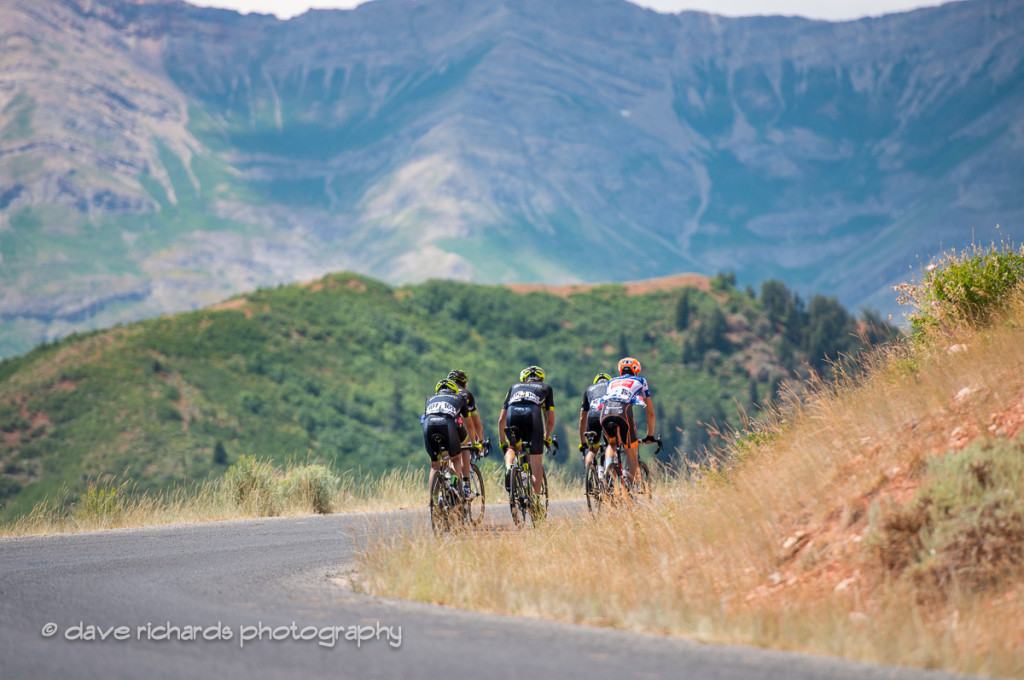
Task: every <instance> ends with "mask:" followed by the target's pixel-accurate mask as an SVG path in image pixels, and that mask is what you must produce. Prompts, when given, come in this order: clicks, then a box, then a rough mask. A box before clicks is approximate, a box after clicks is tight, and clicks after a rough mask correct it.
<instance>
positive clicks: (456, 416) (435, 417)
mask: <svg viewBox="0 0 1024 680" xmlns="http://www.w3.org/2000/svg"><path fill="white" fill-rule="evenodd" d="M468 415H469V409H468V408H467V405H466V397H465V395H463V394H460V393H459V386H458V385H456V384H455V381H453V380H449V379H448V378H444V379H442V380H441V381H439V382H438V383H437V385H436V386H435V387H434V394H432V395H431V396H429V397H427V400H426V402H425V404H424V406H423V416H422V417H421V418H420V422H421V423H423V443H424V444H425V445H426V447H427V454H429V455H430V479H429V482H428V484H433V483H434V474H435V473H436V472H437V471H438V470H440V469H441V451H442V450H444V451H447V452H448V455H449V457H450V458H451V460H452V464H453V465H454V466H455V472H456V474H461V475H462V478H463V479H466V478H467V476H468V473H469V468H468V466H467V467H466V468H463V465H462V456H461V455H459V454H460V453H461V451H460V449H461V444H462V439H463V437H464V436H465V435H463V434H462V433H461V430H463V429H464V425H463V421H464V419H465V418H466V416H468ZM435 435H438V436H440V438H441V445H440V446H439V447H436V448H437V450H435V445H434V442H433V439H434V436H435Z"/></svg>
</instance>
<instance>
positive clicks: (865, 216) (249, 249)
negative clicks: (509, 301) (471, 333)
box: [0, 0, 1024, 354]
mask: <svg viewBox="0 0 1024 680" xmlns="http://www.w3.org/2000/svg"><path fill="white" fill-rule="evenodd" d="M0 27H2V28H0V34H2V35H0V40H2V41H3V42H2V46H3V47H2V49H0V96H2V98H3V99H2V100H0V102H2V105H0V257H3V262H2V263H0V281H2V282H3V288H2V292H0V316H2V317H3V319H4V328H0V347H5V348H8V349H6V350H5V351H4V352H0V354H3V353H5V354H10V353H11V349H16V350H19V351H20V350H23V349H27V347H28V346H30V345H31V344H33V343H34V342H36V341H38V340H39V339H42V338H45V337H50V336H53V335H55V334H62V333H66V332H68V331H70V330H74V329H80V328H87V327H95V326H97V325H106V324H109V323H113V322H116V321H120V320H125V319H128V318H137V317H138V316H142V315H150V314H156V313H161V312H164V311H171V310H174V309H182V308H187V307H191V306H196V305H201V304H206V303H209V302H212V301H215V300H217V299H220V298H222V297H224V296H227V295H230V294H231V293H234V292H239V291H241V290H244V289H246V288H251V287H256V286H260V285H268V284H273V283H276V282H278V281H284V280H295V279H301V278H309V277H312V276H314V275H316V274H319V273H322V272H324V271H329V270H332V269H341V268H349V269H356V270H358V271H362V272H365V273H368V274H371V275H374V276H377V277H380V278H383V279H386V280H388V281H392V282H402V281H409V280H417V279H422V278H425V277H430V276H454V277H458V278H466V279H473V280H477V281H511V280H537V281H547V282H569V281H577V280H580V281H586V280H603V279H620V280H626V279H636V278H642V277H644V276H656V275H662V274H669V273H676V272H679V271H699V272H703V273H713V272H714V271H716V270H719V269H722V270H728V269H732V270H735V271H736V272H737V273H738V275H739V277H740V280H741V282H751V283H756V282H757V281H760V280H762V279H764V278H769V277H775V278H781V279H783V280H785V281H787V282H788V283H789V284H790V285H793V286H796V287H799V288H802V289H805V290H817V291H821V292H826V293H829V294H836V295H838V296H839V297H840V299H842V300H843V302H844V303H846V304H848V305H853V306H856V305H861V304H869V305H872V306H875V307H879V308H882V309H883V311H885V310H888V309H890V308H891V307H892V296H891V293H889V291H888V285H889V284H891V283H892V282H894V281H895V280H898V279H900V278H905V277H906V276H907V274H908V272H907V267H908V265H914V264H916V260H915V259H914V258H915V256H922V257H927V256H928V255H929V254H932V253H934V252H936V251H937V250H938V249H940V248H946V247H952V246H957V245H961V244H964V243H967V242H969V241H970V240H971V238H972V233H971V230H972V228H973V229H974V230H975V232H974V235H975V237H979V236H980V238H981V240H988V239H989V238H993V237H998V236H997V234H995V232H994V231H993V227H994V225H995V224H996V223H1000V224H1002V225H1004V232H1003V233H1004V234H1009V235H1011V236H1012V235H1014V230H1015V229H1017V231H1018V233H1019V227H1018V226H1017V225H1019V224H1020V217H1021V216H1022V212H1024V205H1022V198H1021V196H1022V195H1024V192H1021V188H1022V187H1024V170H1022V169H1021V163H1020V162H1019V160H1020V158H1021V154H1022V150H1024V149H1022V146H1024V134H1022V133H1024V129H1022V126H1024V123H1022V122H1021V118H1020V116H1019V112H1020V111H1021V110H1024V78H1022V77H1021V75H1020V74H1021V73H1024V65H1022V60H1024V39H1022V38H1021V37H1020V36H1021V35H1024V32H1022V31H1021V29H1022V27H1024V5H1021V4H1020V3H1015V2H1012V1H1007V0H979V1H976V2H958V3H953V4H950V5H946V6H943V7H938V8H934V9H929V10H920V11H917V12H912V13H907V14H901V15H892V16H888V17H883V18H879V19H872V20H864V21H857V22H848V23H842V24H831V23H826V22H812V21H807V20H802V19H784V18H750V19H723V18H719V17H715V16H711V15H707V14H701V13H683V14H681V15H677V16H668V15H659V14H656V13H654V12H650V11H645V10H642V9H640V8H638V7H636V6H634V5H631V4H628V3H626V2H621V1H619V0H558V1H557V2H551V1H550V0H544V1H542V0H494V1H493V2H464V1H462V0H434V1H432V2H416V1H414V0H376V1H375V2H372V3H369V4H366V5H363V6H361V7H360V8H358V9H356V10H351V11H313V12H309V13H307V14H305V15H302V16H300V17H296V18H295V19H292V20H290V21H278V20H276V19H275V18H273V17H269V16H260V15H248V16H240V15H238V14H235V13H233V12H228V11H223V10H209V9H198V8H194V7H191V6H189V5H187V4H185V3H182V2H146V3H140V2H119V1H118V0H102V1H101V0H94V1H91V2H90V1H86V0H77V1H72V0H63V1H62V0H34V1H32V2H29V1H28V0H13V1H12V2H9V3H5V4H4V6H3V7H2V8H0Z"/></svg>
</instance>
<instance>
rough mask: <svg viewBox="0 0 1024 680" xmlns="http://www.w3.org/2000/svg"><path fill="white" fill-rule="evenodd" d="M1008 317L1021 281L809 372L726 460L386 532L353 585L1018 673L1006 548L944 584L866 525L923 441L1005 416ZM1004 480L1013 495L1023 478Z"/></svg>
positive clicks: (1012, 392)
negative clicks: (452, 532) (624, 494)
mask: <svg viewBox="0 0 1024 680" xmlns="http://www.w3.org/2000/svg"><path fill="white" fill-rule="evenodd" d="M1022 323H1024V302H1022V301H1021V299H1020V298H1018V300H1017V302H1016V303H1015V304H1014V305H1013V306H1012V309H1011V310H1010V312H1009V314H1008V316H1007V317H1006V319H1004V320H1001V321H1000V322H998V323H996V324H995V325H993V326H991V327H989V328H987V329H985V330H972V329H970V328H963V329H959V330H957V331H953V332H951V333H949V334H948V335H946V336H944V337H943V338H942V339H941V341H935V342H933V343H932V344H930V345H929V346H927V347H916V348H914V347H909V346H905V347H902V348H897V349H890V350H888V351H887V352H886V353H885V354H884V355H877V356H875V357H874V359H873V361H872V365H871V366H870V368H869V370H868V372H867V375H866V376H865V377H864V378H863V379H860V380H854V379H852V378H849V379H846V380H843V381H841V382H840V383H839V384H838V385H835V386H821V385H819V386H818V389H817V390H816V391H815V394H814V395H813V396H810V397H807V398H806V399H804V400H802V401H800V402H799V403H790V404H788V405H787V406H785V407H784V408H782V409H781V411H780V412H778V413H775V414H774V415H773V416H772V417H770V418H768V419H766V420H765V421H764V422H762V423H761V425H760V429H759V431H758V433H757V434H755V435H752V436H750V437H747V438H745V439H744V440H743V441H742V442H739V443H737V444H736V445H735V446H734V447H733V449H732V453H733V454H734V455H735V456H736V460H737V462H735V463H734V464H732V465H730V467H729V469H724V470H720V471H706V473H705V474H703V475H702V476H700V477H699V479H697V480H696V481H691V482H684V481H679V482H677V483H676V485H675V488H671V489H669V488H665V487H664V486H663V487H662V488H661V489H660V490H659V497H660V498H662V499H665V498H666V496H667V495H668V494H675V496H674V497H671V498H668V499H667V500H662V501H661V502H659V503H657V504H656V505H655V506H653V507H647V508H640V509H637V510H635V511H633V512H620V513H617V514H612V515H608V516H603V517H602V518H601V519H600V521H597V522H594V521H591V520H589V519H587V518H585V517H579V518H573V519H568V520H552V521H550V522H548V523H547V524H546V525H542V526H541V527H540V528H538V529H536V530H533V531H522V532H500V533H497V534H493V535H479V534H472V535H467V536H461V537H456V538H454V539H446V540H443V541H437V540H435V539H434V538H433V537H432V536H429V535H408V536H401V537H381V538H380V539H379V540H378V541H377V542H376V543H373V544H370V545H369V546H367V547H366V549H365V553H364V554H363V555H362V557H361V565H362V573H363V574H364V576H363V578H364V583H365V587H367V588H368V589H370V590H371V591H373V592H375V593H378V594H382V595H388V596H394V597H402V598H412V599H419V600H425V601H430V602H443V603H445V604H449V605H455V606H459V607H465V608H472V609H481V610H486V611H491V612H499V613H506V614H517V615H527V616H540V617H547V618H554V619H560V620H566V621H573V622H579V623H585V624H593V625H607V626H614V627H620V628H626V629H633V630H643V631H656V632H664V633H673V634H682V635H692V636H697V637H699V638H702V639H706V640H713V641H720V642H736V643H746V644H754V645H763V646H770V647H776V648H784V649H800V650H807V651H813V652H820V653H828V654H836V655H842V656H847V657H852V658H858V659H864V660H870V661H881V662H888V663H898V664H906V665H913V666H920V667H934V668H944V669H950V670H956V671H962V672H969V673H981V674H995V675H1004V676H1018V677H1021V676H1024V579H1022V575H1021V569H1020V563H1019V562H1018V563H1017V565H1016V568H1015V569H1011V570H1009V571H1003V572H999V573H998V575H997V577H995V578H993V579H989V580H988V581H985V582H984V583H975V582H971V581H964V582H963V583H962V584H961V585H959V586H958V585H956V576H957V575H956V574H955V573H953V574H952V575H953V581H952V583H953V585H948V584H947V585H946V586H945V587H944V588H942V589H939V588H937V587H936V586H935V584H934V583H929V582H927V581H924V580H915V579H913V578H910V577H909V576H907V575H906V574H905V573H901V572H899V571H896V570H893V569H892V568H891V565H889V564H888V562H887V559H888V558H887V556H886V555H885V554H884V551H883V550H882V549H881V548H880V547H879V545H880V543H879V540H878V536H879V533H880V532H881V531H883V530H884V528H885V527H886V526H888V525H887V524H886V522H887V520H886V517H890V516H892V517H894V516H896V515H892V512H893V509H899V508H907V507H909V505H910V504H911V502H912V501H913V499H914V498H915V495H916V494H917V492H918V490H919V488H920V487H921V485H922V484H923V482H924V479H925V477H926V470H927V468H928V465H929V463H930V462H931V461H935V460H937V459H940V458H942V457H944V456H948V455H950V452H955V451H957V450H960V449H962V448H963V447H964V446H965V445H967V444H969V443H970V442H972V441H976V440H977V441H981V440H994V441H995V440H1012V439H1013V438H1014V437H1016V436H1017V434H1018V433H1019V432H1020V429H1021V426H1022V424H1024V352H1022V351H1021V347H1024V328H1022ZM1022 441H1024V437H1018V438H1017V439H1016V442H1017V444H1016V446H1020V447H1021V448H1020V449H1019V450H1020V451H1021V452H1022V455H1024V446H1022V445H1021V442H1022ZM1017 484H1018V486H1017V490H1016V492H1017V493H1018V495H1019V491H1020V490H1021V487H1022V486H1024V480H1017ZM887 513H889V514H887ZM889 524H892V522H891V521H889ZM890 547H891V546H890ZM982 548H984V546H982ZM1017 548H1018V550H1019V548H1020V546H1017ZM1014 554H1015V555H1019V554H1020V553H1019V552H1018V553H1014ZM889 561H890V562H891V560H889ZM951 573H952V572H951Z"/></svg>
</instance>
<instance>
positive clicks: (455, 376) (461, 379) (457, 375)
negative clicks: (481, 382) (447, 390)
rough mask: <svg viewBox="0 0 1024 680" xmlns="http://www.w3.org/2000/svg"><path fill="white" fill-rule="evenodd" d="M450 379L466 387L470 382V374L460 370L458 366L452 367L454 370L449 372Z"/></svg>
mask: <svg viewBox="0 0 1024 680" xmlns="http://www.w3.org/2000/svg"><path fill="white" fill-rule="evenodd" d="M448 379H449V380H451V381H453V382H454V383H455V384H457V385H459V386H460V387H465V386H466V383H468V382H469V376H468V375H466V372H465V371H460V370H459V369H457V368H454V369H452V372H451V373H449V374H448Z"/></svg>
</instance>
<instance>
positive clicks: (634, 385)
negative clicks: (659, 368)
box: [601, 375, 651, 404]
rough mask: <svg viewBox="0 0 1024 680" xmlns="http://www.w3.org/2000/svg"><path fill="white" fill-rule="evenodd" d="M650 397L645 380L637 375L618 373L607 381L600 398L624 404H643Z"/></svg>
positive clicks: (604, 400) (603, 400)
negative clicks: (604, 390)
mask: <svg viewBox="0 0 1024 680" xmlns="http://www.w3.org/2000/svg"><path fill="white" fill-rule="evenodd" d="M650 398H651V390H650V388H649V387H648V386H647V381H646V380H644V379H643V378H641V377H640V376H638V375H620V376H619V377H617V378H612V379H611V380H609V381H608V391H607V392H605V393H604V396H603V397H602V398H601V401H602V403H603V402H606V401H621V402H624V403H626V404H643V403H644V399H650Z"/></svg>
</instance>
